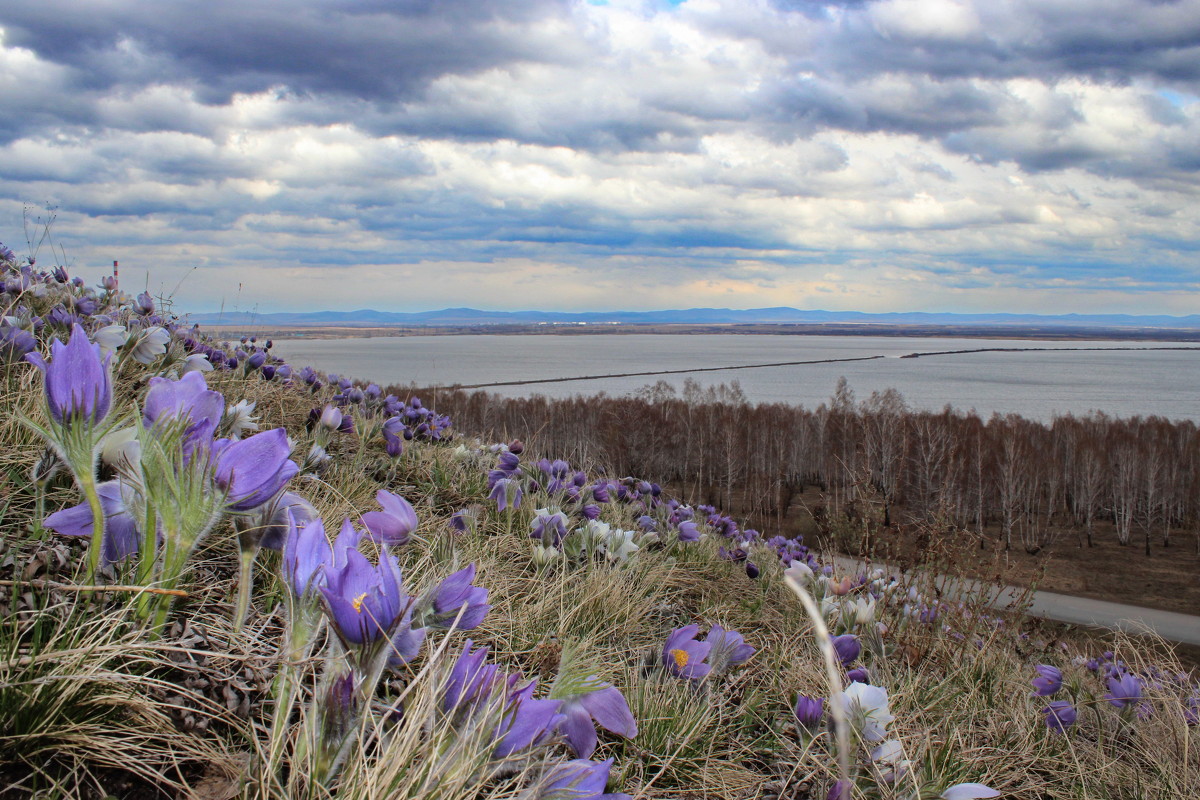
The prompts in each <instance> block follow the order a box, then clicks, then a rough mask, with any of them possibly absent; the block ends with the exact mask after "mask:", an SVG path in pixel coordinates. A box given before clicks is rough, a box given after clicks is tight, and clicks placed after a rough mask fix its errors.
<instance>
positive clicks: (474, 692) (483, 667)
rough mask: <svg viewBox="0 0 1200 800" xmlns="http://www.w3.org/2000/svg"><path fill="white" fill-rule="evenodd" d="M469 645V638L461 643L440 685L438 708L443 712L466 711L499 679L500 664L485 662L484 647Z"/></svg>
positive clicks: (478, 701) (470, 642) (487, 694)
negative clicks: (440, 696)
mask: <svg viewBox="0 0 1200 800" xmlns="http://www.w3.org/2000/svg"><path fill="white" fill-rule="evenodd" d="M472 645H473V642H472V641H471V640H470V639H467V641H466V642H465V643H464V644H463V649H462V652H461V653H459V655H458V658H457V659H455V661H454V666H453V667H451V669H450V675H449V677H448V678H447V679H446V685H445V687H443V689H442V711H443V712H445V713H446V714H454V713H455V712H457V711H464V712H469V711H470V709H471V708H472V707H474V706H475V705H477V704H480V703H482V702H484V701H485V700H486V699H487V698H488V696H490V695H491V693H492V689H493V687H495V686H496V685H497V684H498V683H499V681H500V678H501V676H500V668H499V667H498V666H496V665H495V664H488V663H487V655H488V649H487V648H486V647H478V648H475V649H471V648H472Z"/></svg>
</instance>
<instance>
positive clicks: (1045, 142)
mask: <svg viewBox="0 0 1200 800" xmlns="http://www.w3.org/2000/svg"><path fill="white" fill-rule="evenodd" d="M1198 95H1200V0H1178V1H1177V2H1170V1H1169V0H1162V1H1161V2H1159V1H1153V2H1152V1H1151V0H977V1H976V0H879V1H878V2H870V1H869V0H864V1H861V2H860V1H857V0H850V1H848V2H832V3H820V2H809V1H808V0H686V2H667V1H666V0H609V2H599V1H598V0H593V1H592V2H584V0H575V1H570V0H507V1H505V0H443V1H442V2H428V1H427V2H417V1H416V0H204V2H191V1H190V0H172V2H164V0H104V1H103V2H98V1H97V0H4V2H3V3H0V110H2V113H0V241H4V242H6V243H7V244H9V245H10V246H12V247H13V249H14V250H16V251H17V252H18V254H22V255H23V254H25V253H26V250H27V248H26V244H25V239H26V235H25V233H24V232H23V230H22V216H23V211H24V210H25V209H31V211H30V213H31V214H32V215H33V216H38V215H42V216H44V215H45V214H46V212H45V210H44V207H45V206H46V205H47V204H49V205H50V206H53V207H56V208H57V212H56V213H57V217H56V221H55V223H54V226H53V229H52V232H53V234H54V237H55V240H56V241H57V242H58V243H60V244H61V245H62V247H63V248H64V250H65V253H66V259H67V262H68V263H72V264H73V265H74V270H75V272H76V273H78V274H81V275H84V276H85V277H87V278H88V279H89V280H95V279H97V278H98V277H99V275H100V274H101V273H102V268H103V267H104V266H105V265H107V264H111V261H112V260H113V259H120V261H121V265H122V282H123V286H124V287H125V288H137V289H141V288H142V287H143V286H145V285H149V287H150V288H151V289H152V290H153V291H155V292H156V293H157V292H162V293H164V294H170V293H173V296H174V297H175V299H176V302H177V303H178V304H179V305H180V306H182V307H183V308H184V309H185V310H191V311H202V310H203V311H207V310H217V309H218V308H221V307H224V308H226V309H233V308H237V309H241V310H249V309H254V308H257V309H259V310H262V311H279V310H316V309H354V308H364V307H370V308H377V309H384V310H397V311H399V310H405V311H407V310H423V309H432V308H441V307H445V306H458V305H469V306H474V307H480V308H492V309H525V308H543V309H563V310H575V309H586V308H591V309H615V308H629V309H655V308H684V307H692V306H727V307H734V308H752V307H760V306H777V305H788V306H795V307H799V308H824V309H837V310H863V311H894V310H923V311H1021V312H1042V313H1061V312H1071V311H1075V312H1128V313H1169V314H1185V313H1195V312H1196V310H1197V309H1198V308H1200V202H1198V200H1200V197H1198V190H1200V98H1198ZM49 258H50V256H49V254H48V252H47V251H46V250H45V248H43V250H42V252H41V254H40V260H41V261H43V262H44V261H46V260H48V259H49Z"/></svg>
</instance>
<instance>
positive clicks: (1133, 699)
mask: <svg viewBox="0 0 1200 800" xmlns="http://www.w3.org/2000/svg"><path fill="white" fill-rule="evenodd" d="M1104 699H1105V700H1107V701H1108V702H1110V703H1112V704H1113V705H1114V706H1116V707H1117V708H1119V709H1122V710H1124V709H1126V708H1128V707H1129V706H1131V705H1136V704H1137V703H1138V701H1140V700H1141V699H1142V682H1141V680H1139V679H1138V676H1137V675H1134V674H1133V673H1132V672H1126V673H1124V674H1120V675H1112V676H1110V677H1109V679H1108V694H1106V695H1104Z"/></svg>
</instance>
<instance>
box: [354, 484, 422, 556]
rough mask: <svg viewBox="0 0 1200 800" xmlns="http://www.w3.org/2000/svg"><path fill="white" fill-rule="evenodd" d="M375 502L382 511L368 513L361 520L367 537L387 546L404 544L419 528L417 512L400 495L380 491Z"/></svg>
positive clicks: (383, 490) (376, 494)
mask: <svg viewBox="0 0 1200 800" xmlns="http://www.w3.org/2000/svg"><path fill="white" fill-rule="evenodd" d="M375 500H376V501H377V502H378V503H379V505H380V506H381V507H382V508H383V510H382V511H368V512H367V513H366V514H363V515H362V517H361V518H360V519H361V520H362V524H363V526H364V527H365V528H366V529H367V535H368V536H369V537H370V538H371V539H372V540H373V541H376V542H379V543H381V544H385V545H393V544H404V543H405V542H407V541H408V535H409V534H410V533H412V532H413V531H414V530H416V528H417V512H416V511H415V510H414V509H413V507H412V504H411V503H409V502H408V501H407V500H405V499H404V498H403V497H401V496H400V495H398V494H392V493H391V492H389V491H387V490H385V489H380V490H379V491H378V492H376V493H375Z"/></svg>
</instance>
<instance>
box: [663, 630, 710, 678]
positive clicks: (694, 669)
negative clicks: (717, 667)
mask: <svg viewBox="0 0 1200 800" xmlns="http://www.w3.org/2000/svg"><path fill="white" fill-rule="evenodd" d="M699 632H700V626H699V625H684V626H683V627H682V628H676V629H675V630H673V631H671V633H670V634H669V635H668V636H667V641H666V644H664V645H663V651H662V663H663V666H665V667H666V668H667V669H668V670H670V671H671V673H672V674H673V675H676V676H678V677H680V678H691V679H698V678H703V677H704V676H705V675H707V674H708V673H709V670H710V669H711V667H710V666H709V665H708V664H705V663H704V659H706V658H707V657H708V653H709V651H710V650H712V642H698V641H696V634H697V633H699Z"/></svg>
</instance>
